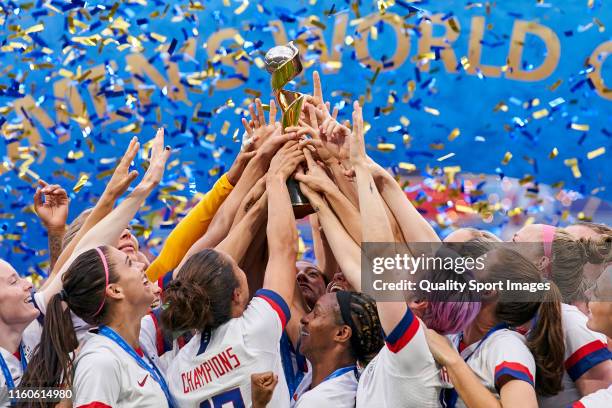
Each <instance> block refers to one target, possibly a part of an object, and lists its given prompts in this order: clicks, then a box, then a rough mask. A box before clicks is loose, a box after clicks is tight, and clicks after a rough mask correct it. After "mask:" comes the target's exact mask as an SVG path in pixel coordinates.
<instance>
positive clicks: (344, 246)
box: [298, 173, 361, 292]
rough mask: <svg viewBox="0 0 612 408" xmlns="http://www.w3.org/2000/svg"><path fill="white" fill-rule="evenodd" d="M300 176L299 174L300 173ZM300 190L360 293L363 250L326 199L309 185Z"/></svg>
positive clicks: (301, 187) (347, 274)
mask: <svg viewBox="0 0 612 408" xmlns="http://www.w3.org/2000/svg"><path fill="white" fill-rule="evenodd" d="M298 174H299V173H298ZM300 189H301V190H302V192H303V193H304V195H305V196H306V197H307V198H308V201H310V203H311V204H312V206H313V208H314V209H315V211H316V212H317V217H318V219H319V222H320V223H321V227H323V231H324V232H325V236H326V237H327V241H328V242H329V246H330V248H331V250H332V252H333V254H334V257H335V258H336V261H337V262H338V265H339V266H340V270H341V271H342V273H343V274H344V276H345V277H346V280H347V281H348V282H349V283H350V284H351V286H352V287H353V288H354V289H355V290H356V291H358V292H360V291H361V250H360V248H359V245H357V244H356V243H355V242H354V241H353V240H352V239H351V237H350V235H349V234H348V232H346V230H345V229H344V227H343V226H342V224H341V223H340V221H339V220H338V218H337V217H336V214H334V212H333V211H332V209H331V208H330V207H329V204H328V203H327V202H326V201H325V199H324V198H323V197H322V196H321V195H320V194H319V193H317V192H316V191H314V190H312V189H310V188H309V187H308V185H307V184H305V183H300Z"/></svg>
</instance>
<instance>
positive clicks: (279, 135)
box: [257, 122, 299, 160]
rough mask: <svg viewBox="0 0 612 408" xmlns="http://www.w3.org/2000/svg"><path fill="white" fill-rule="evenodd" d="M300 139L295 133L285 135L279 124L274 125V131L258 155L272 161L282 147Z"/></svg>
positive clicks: (260, 148)
mask: <svg viewBox="0 0 612 408" xmlns="http://www.w3.org/2000/svg"><path fill="white" fill-rule="evenodd" d="M298 137H299V136H298V135H297V133H295V132H288V133H283V132H282V126H281V124H280V123H278V122H277V123H275V125H274V131H273V132H272V133H271V134H270V136H269V137H268V138H266V140H265V141H264V142H263V144H262V145H261V146H260V147H259V149H258V150H257V154H259V155H261V156H262V157H263V158H265V159H267V160H270V159H271V158H272V156H274V154H275V153H276V152H277V151H278V149H280V148H281V146H283V145H285V143H287V142H288V141H290V140H293V141H296V140H297V139H298Z"/></svg>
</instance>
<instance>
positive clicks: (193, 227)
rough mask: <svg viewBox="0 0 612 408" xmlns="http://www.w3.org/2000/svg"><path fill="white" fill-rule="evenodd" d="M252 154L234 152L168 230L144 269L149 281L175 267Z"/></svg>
mask: <svg viewBox="0 0 612 408" xmlns="http://www.w3.org/2000/svg"><path fill="white" fill-rule="evenodd" d="M254 155H255V152H254V151H253V152H249V151H245V152H240V153H238V156H237V157H236V160H234V163H233V164H232V167H231V168H230V170H229V171H228V172H227V173H226V174H224V175H223V176H221V178H220V179H219V180H217V182H216V183H215V185H214V186H213V188H212V189H211V190H210V191H208V192H207V193H206V195H204V197H203V198H202V199H201V200H200V202H199V203H198V204H197V205H196V206H195V207H193V208H192V209H191V210H190V211H189V213H188V214H187V216H185V218H183V219H182V220H181V221H180V222H179V223H178V225H177V226H176V227H175V228H174V229H173V230H172V232H171V233H170V235H168V238H166V241H165V242H164V247H163V248H162V250H161V252H160V254H159V256H158V257H157V258H156V259H155V260H154V261H153V263H151V265H149V267H148V268H147V276H148V277H149V280H151V281H155V280H157V279H159V278H161V277H163V276H164V275H165V274H166V273H167V272H168V271H171V270H173V269H174V268H176V267H177V265H178V264H179V263H180V262H181V260H182V259H183V258H184V257H185V254H186V253H187V251H188V250H189V248H191V246H192V245H193V244H194V243H195V242H196V241H197V240H198V239H199V238H200V237H202V235H204V233H206V231H207V230H208V227H209V225H210V223H211V221H212V219H213V217H214V216H215V214H216V213H217V210H219V207H220V206H221V205H222V204H223V202H224V201H225V199H226V198H227V196H228V195H229V194H230V193H231V192H232V190H233V188H234V186H235V185H236V184H237V183H238V181H239V180H240V176H241V175H242V173H243V171H244V168H245V167H246V165H247V163H248V162H249V160H250V159H251V158H252V157H253V156H254Z"/></svg>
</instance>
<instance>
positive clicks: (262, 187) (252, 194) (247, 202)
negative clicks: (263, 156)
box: [230, 176, 266, 231]
mask: <svg viewBox="0 0 612 408" xmlns="http://www.w3.org/2000/svg"><path fill="white" fill-rule="evenodd" d="M265 191H266V176H263V177H262V178H260V179H259V180H257V183H255V185H254V186H253V187H252V188H251V190H250V191H249V192H248V194H247V195H246V196H244V198H243V199H242V202H241V203H240V206H239V207H238V211H236V215H235V216H234V221H233V222H232V226H231V227H230V231H231V230H232V229H234V227H235V226H236V225H237V224H238V223H239V222H240V221H241V220H242V219H243V218H244V217H245V216H246V215H247V213H248V212H249V210H250V209H251V207H253V205H254V204H255V203H256V202H257V201H258V200H259V199H260V198H261V196H262V195H263V194H264V193H265Z"/></svg>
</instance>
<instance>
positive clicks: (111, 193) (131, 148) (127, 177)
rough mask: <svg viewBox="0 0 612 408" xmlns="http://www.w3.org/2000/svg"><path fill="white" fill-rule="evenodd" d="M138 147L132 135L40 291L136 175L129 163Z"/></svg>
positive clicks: (51, 280) (52, 278) (111, 207)
mask: <svg viewBox="0 0 612 408" xmlns="http://www.w3.org/2000/svg"><path fill="white" fill-rule="evenodd" d="M139 148H140V143H138V138H136V137H133V138H132V140H130V144H129V145H128V148H127V150H126V151H125V153H124V154H123V157H122V158H121V160H120V161H119V164H118V165H117V167H116V168H115V171H114V172H113V175H112V177H111V179H110V180H109V181H108V184H107V185H106V188H105V189H104V192H103V193H102V196H101V197H100V199H99V200H98V201H97V202H96V205H95V207H94V208H93V210H92V211H91V213H90V214H89V215H88V216H87V218H86V219H85V222H84V223H83V226H82V227H81V228H80V229H79V231H78V232H77V233H76V235H75V237H74V238H73V239H72V240H71V241H70V243H69V244H68V245H67V246H66V247H65V248H64V249H63V250H62V252H61V254H60V256H59V258H58V259H57V262H55V265H54V266H53V269H52V271H51V274H50V275H49V278H48V279H47V281H46V282H45V284H44V285H43V286H42V287H41V289H40V290H41V291H42V290H44V289H45V288H46V287H47V286H48V285H49V284H50V283H51V282H53V280H54V279H55V277H56V276H57V274H58V273H59V271H60V270H61V269H62V268H63V267H64V266H65V264H66V261H67V260H68V259H69V258H70V257H71V256H72V254H73V253H74V249H75V248H76V246H77V245H78V243H79V241H81V239H82V238H83V237H84V236H85V234H87V232H89V231H90V230H91V228H92V227H93V226H94V225H96V224H97V223H98V222H99V221H100V220H101V219H103V218H104V217H106V216H107V215H108V214H109V213H110V212H111V211H112V209H113V206H114V205H115V201H117V199H118V198H119V197H121V195H123V193H125V191H126V190H127V188H128V187H129V186H130V184H131V183H132V181H134V180H135V179H136V177H138V172H137V171H136V170H133V171H130V163H132V161H133V160H134V158H135V157H136V153H138V149H139Z"/></svg>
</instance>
